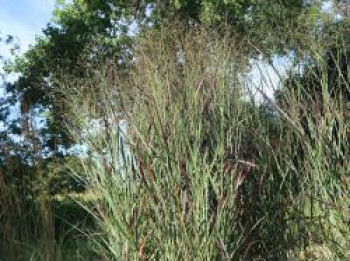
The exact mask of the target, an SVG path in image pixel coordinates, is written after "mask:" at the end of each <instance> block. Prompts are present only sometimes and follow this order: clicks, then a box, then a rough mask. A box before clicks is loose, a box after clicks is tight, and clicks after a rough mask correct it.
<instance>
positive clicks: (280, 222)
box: [63, 27, 350, 260]
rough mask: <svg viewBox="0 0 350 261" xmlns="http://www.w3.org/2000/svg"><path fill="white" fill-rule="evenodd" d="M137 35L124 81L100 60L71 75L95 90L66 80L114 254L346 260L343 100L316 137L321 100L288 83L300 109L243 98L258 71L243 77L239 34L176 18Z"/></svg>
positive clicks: (100, 219)
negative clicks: (99, 121) (189, 25)
mask: <svg viewBox="0 0 350 261" xmlns="http://www.w3.org/2000/svg"><path fill="white" fill-rule="evenodd" d="M228 35H229V34H228ZM180 39H181V40H180ZM138 41H139V42H138V45H136V49H135V50H136V52H135V55H136V57H137V60H136V62H135V66H134V67H133V68H132V69H131V70H130V72H129V74H128V75H127V76H126V77H127V78H126V79H125V78H122V79H119V80H117V82H115V84H109V83H108V81H106V80H104V73H105V72H104V70H105V69H102V71H101V70H94V71H93V73H91V74H88V76H87V77H86V78H83V79H79V81H74V82H76V83H79V84H81V85H86V84H87V83H91V82H93V83H95V84H96V86H97V87H98V88H97V89H98V92H95V93H94V95H91V96H89V99H86V96H85V95H82V94H81V93H80V92H79V91H75V92H73V93H72V92H69V90H70V89H71V88H72V85H71V83H72V80H71V79H69V80H68V81H67V82H65V83H63V86H64V89H65V90H67V92H66V94H67V96H66V101H67V108H69V110H68V111H67V118H68V117H69V116H70V117H71V120H70V121H69V122H70V123H71V124H72V125H70V127H71V128H70V129H71V133H72V135H73V136H74V137H75V139H76V140H77V142H83V143H84V144H87V145H88V146H89V147H90V148H91V149H92V151H93V152H94V153H95V155H100V157H97V158H96V161H97V164H93V165H89V164H87V163H86V161H85V159H82V161H81V164H82V166H84V168H85V169H86V173H87V175H88V176H89V177H90V181H91V185H92V188H93V190H94V191H95V192H96V193H97V194H98V195H100V196H101V201H98V202H96V204H95V206H93V207H91V206H86V209H88V210H89V211H90V212H91V214H92V215H93V216H94V218H95V220H96V221H97V223H98V225H99V227H100V229H101V230H102V231H103V232H104V234H103V235H102V237H101V240H102V241H103V242H104V244H103V245H102V247H104V248H105V252H106V256H108V257H109V258H110V259H112V260H113V259H115V260H119V259H123V260H124V259H125V260H130V259H136V260H142V259H149V260H159V259H165V260H176V259H183V260H193V259H199V260H207V259H208V260H212V259H214V260H222V259H228V260H254V259H273V260H287V259H293V258H294V259H296V260H307V259H312V258H314V259H319V260H322V259H332V260H344V258H345V259H346V258H347V257H348V255H349V252H348V248H349V241H348V239H347V238H348V237H349V232H348V230H347V223H348V218H349V217H348V213H347V208H346V205H347V204H348V198H349V192H348V191H349V190H348V186H349V183H348V182H349V180H348V175H347V173H348V172H349V167H350V166H349V162H348V161H347V160H346V158H347V157H348V154H349V151H348V150H347V149H345V150H344V149H343V148H347V147H348V143H349V140H348V138H347V135H348V133H349V127H350V125H349V119H348V118H347V117H345V112H344V109H343V107H342V103H341V102H340V101H339V100H337V101H336V102H334V103H327V104H324V105H323V106H324V107H323V108H324V111H326V112H327V113H325V114H324V115H322V116H323V117H322V118H318V120H317V125H311V126H313V128H310V129H309V131H310V135H309V136H308V135H305V132H304V129H303V122H304V121H305V120H306V122H309V123H310V124H311V123H312V122H313V121H314V117H315V114H314V113H315V111H312V110H309V109H310V108H316V106H317V103H316V102H315V101H313V100H310V101H309V103H308V107H305V104H303V103H302V102H301V100H300V96H298V94H297V93H294V92H293V91H290V92H289V96H288V97H289V107H283V106H281V105H279V104H276V103H274V102H273V101H269V100H267V101H269V104H267V105H268V106H267V105H266V106H265V107H264V106H261V107H257V106H256V104H255V102H254V100H253V99H251V100H250V99H248V100H247V99H246V98H247V97H245V96H243V95H242V93H244V91H245V88H246V87H247V85H248V82H249V80H247V81H246V80H244V78H243V80H242V78H241V77H239V76H240V75H241V73H242V72H244V70H243V69H242V68H241V66H242V67H243V68H244V67H245V65H244V60H245V59H244V52H243V55H242V53H241V49H239V48H237V47H239V46H241V45H243V46H244V44H241V43H240V40H237V39H234V38H220V37H217V34H216V33H213V32H210V33H205V30H204V29H203V28H202V29H199V28H197V29H196V31H190V32H187V33H186V34H183V31H182V30H176V29H175V30H174V29H173V28H169V27H166V28H160V30H159V31H156V30H154V31H151V32H148V33H146V34H145V35H143V36H142V37H141V38H140V39H139V40H138ZM179 50H180V51H179ZM243 50H244V49H243ZM179 52H180V53H179ZM240 62H242V63H240ZM318 62H320V63H321V62H324V61H318ZM232 64H234V65H235V66H232ZM320 73H321V75H320V76H321V77H326V75H327V71H322V72H320ZM263 77H265V78H268V77H269V75H263ZM321 84H325V85H326V84H327V83H326V82H321ZM81 85H78V86H76V89H77V90H79V89H80V87H81ZM325 87H326V86H323V89H324V88H325ZM301 88H302V86H301ZM115 92H117V93H118V94H119V95H118V99H117V100H116V98H115V96H113V93H115ZM248 98H249V97H248ZM97 101H103V103H102V108H100V107H99V108H98V111H99V113H97V110H96V109H97V108H96V104H97ZM117 101H118V102H117ZM98 104H99V105H101V103H100V102H99V103H98ZM103 104H105V106H103ZM121 104H122V105H121ZM125 104H129V106H123V105H125ZM122 109H124V110H125V111H123V110H122ZM115 111H122V112H124V113H123V114H122V115H124V117H126V119H127V122H128V128H127V130H128V132H127V133H128V139H127V140H126V141H123V140H121V139H120V135H121V133H120V132H121V131H122V130H121V129H119V131H113V130H115V128H116V125H117V124H118V122H119V120H120V119H119V118H118V117H115V114H114V112H115ZM100 112H102V115H101V114H100ZM82 115H84V119H82V117H81V116H82ZM103 115H104V116H103ZM101 116H102V117H103V118H107V119H113V120H115V122H114V124H111V125H105V127H104V128H101V129H100V131H98V132H88V133H86V132H84V131H83V133H84V135H81V133H82V132H81V131H79V129H80V128H77V126H80V127H81V126H85V127H86V126H89V125H88V124H86V122H89V119H90V120H93V119H96V118H98V117H101ZM334 118H335V119H337V120H338V121H339V125H338V129H337V130H336V132H335V134H336V137H334V136H332V135H329V134H330V130H332V126H333V124H334ZM82 123H84V124H82ZM83 129H84V128H83ZM85 130H86V129H85ZM86 134H87V135H86ZM128 150H129V151H131V152H132V156H133V157H131V158H130V155H129V154H128ZM106 151H108V153H107V155H105V154H103V153H102V152H106ZM107 159H108V160H107ZM121 163H123V164H121Z"/></svg>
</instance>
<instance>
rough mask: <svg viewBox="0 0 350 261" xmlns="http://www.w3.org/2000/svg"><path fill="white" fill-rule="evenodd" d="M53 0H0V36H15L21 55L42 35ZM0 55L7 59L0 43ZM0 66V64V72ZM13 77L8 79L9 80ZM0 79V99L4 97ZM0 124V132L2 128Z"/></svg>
mask: <svg viewBox="0 0 350 261" xmlns="http://www.w3.org/2000/svg"><path fill="white" fill-rule="evenodd" d="M55 2H56V1H55V0H0V35H1V36H6V35H8V34H10V35H13V36H16V37H17V38H18V39H19V40H18V41H19V44H20V46H21V53H23V52H25V51H26V50H28V47H29V45H33V44H34V43H35V37H36V36H40V35H42V29H43V28H45V27H46V25H47V23H48V22H49V21H50V19H51V18H52V12H53V9H54V7H55ZM0 55H2V56H5V57H6V58H8V57H9V51H8V48H7V47H6V46H5V45H3V44H1V43H0ZM1 71H2V69H1V64H0V72H1ZM12 78H15V77H9V78H8V79H7V80H11V79H12ZM1 85H2V80H1V79H0V97H1V96H2V95H4V90H3V88H2V87H1ZM2 127H3V126H2V123H1V122H0V130H1V128H2Z"/></svg>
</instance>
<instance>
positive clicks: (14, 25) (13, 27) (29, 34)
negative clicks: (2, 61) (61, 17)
mask: <svg viewBox="0 0 350 261" xmlns="http://www.w3.org/2000/svg"><path fill="white" fill-rule="evenodd" d="M54 7H55V0H0V31H1V33H2V35H7V34H12V35H15V36H17V37H18V38H19V39H20V44H21V50H22V52H23V51H26V50H27V49H28V45H30V44H34V42H35V37H36V36H37V35H41V34H42V29H43V28H45V26H46V24H47V23H48V22H49V21H50V19H51V18H52V11H53V9H54ZM3 49H4V47H0V52H1V51H4V50H3Z"/></svg>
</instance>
